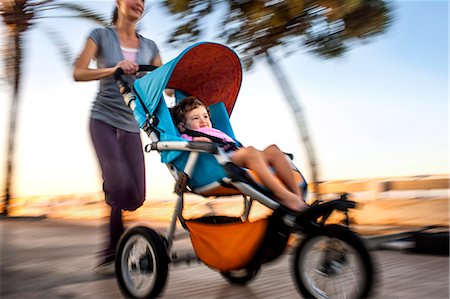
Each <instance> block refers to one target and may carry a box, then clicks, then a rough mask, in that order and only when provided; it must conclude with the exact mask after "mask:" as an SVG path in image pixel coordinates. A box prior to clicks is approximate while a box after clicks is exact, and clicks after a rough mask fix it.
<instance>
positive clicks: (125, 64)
mask: <svg viewBox="0 0 450 299" xmlns="http://www.w3.org/2000/svg"><path fill="white" fill-rule="evenodd" d="M118 68H121V69H122V71H123V73H124V74H125V75H134V74H136V73H137V71H138V70H139V65H138V64H137V63H134V62H132V61H128V60H122V61H120V62H119V63H117V64H116V67H115V69H118Z"/></svg>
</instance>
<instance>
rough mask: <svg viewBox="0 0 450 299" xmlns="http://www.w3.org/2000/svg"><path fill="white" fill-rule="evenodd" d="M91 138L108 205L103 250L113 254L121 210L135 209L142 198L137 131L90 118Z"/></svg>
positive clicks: (142, 168) (120, 227)
mask: <svg viewBox="0 0 450 299" xmlns="http://www.w3.org/2000/svg"><path fill="white" fill-rule="evenodd" d="M89 127H90V131H91V137H92V142H93V144H94V148H95V151H96V153H97V157H98V160H99V162H100V167H101V169H102V177H103V191H104V192H105V199H106V202H107V203H108V204H109V205H110V206H111V217H110V223H109V233H110V234H109V235H110V236H109V244H108V246H107V248H106V249H105V254H106V255H110V254H114V252H115V249H116V246H117V243H118V241H119V238H120V236H121V235H122V233H123V231H124V227H123V222H122V210H130V211H133V210H136V209H137V208H139V207H140V206H141V205H142V204H143V203H144V200H145V164H144V153H143V151H142V143H141V138H140V135H139V133H130V132H127V131H124V130H121V129H118V128H115V127H112V126H110V125H107V124H106V123H104V122H102V121H99V120H96V119H92V118H91V120H90V125H89Z"/></svg>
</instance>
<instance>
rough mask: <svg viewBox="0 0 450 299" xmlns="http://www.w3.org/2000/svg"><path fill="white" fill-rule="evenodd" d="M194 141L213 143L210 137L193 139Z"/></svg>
mask: <svg viewBox="0 0 450 299" xmlns="http://www.w3.org/2000/svg"><path fill="white" fill-rule="evenodd" d="M192 141H201V142H212V140H211V139H209V138H208V137H193V138H192Z"/></svg>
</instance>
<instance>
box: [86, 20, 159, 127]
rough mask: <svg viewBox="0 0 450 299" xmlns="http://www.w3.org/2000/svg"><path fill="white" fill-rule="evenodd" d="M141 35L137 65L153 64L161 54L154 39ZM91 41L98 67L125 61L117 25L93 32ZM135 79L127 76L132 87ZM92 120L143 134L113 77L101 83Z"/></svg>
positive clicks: (111, 65) (93, 107) (110, 65)
mask: <svg viewBox="0 0 450 299" xmlns="http://www.w3.org/2000/svg"><path fill="white" fill-rule="evenodd" d="M138 36H139V52H138V53H137V55H136V63H137V64H150V63H151V62H152V61H153V59H154V58H155V56H156V55H157V54H158V53H159V50H158V47H157V46H156V44H155V42H153V41H152V40H149V39H147V38H144V37H142V36H141V35H138ZM89 38H90V39H92V41H93V42H94V43H95V44H96V45H97V56H96V59H97V67H98V68H108V67H114V66H115V65H116V64H117V63H118V62H119V61H122V60H124V57H123V54H122V50H121V48H120V41H119V36H118V34H117V31H116V29H115V27H114V26H111V27H106V28H97V29H95V30H94V31H92V32H91V34H90V35H89ZM134 79H135V78H134V76H125V80H126V81H127V82H129V83H130V84H131V83H132V82H133V81H134ZM91 118H93V119H97V120H100V121H103V122H105V123H106V124H108V125H110V126H113V127H116V128H119V129H122V130H125V131H128V132H135V133H138V132H139V127H138V125H137V122H136V120H135V119H134V116H133V113H132V111H131V110H130V108H128V107H127V106H126V105H125V103H124V101H123V98H122V95H121V94H120V92H119V88H118V87H117V84H116V82H115V81H114V79H113V78H112V77H108V78H104V79H101V80H100V87H99V91H98V93H97V97H96V98H95V101H94V104H93V106H92V109H91Z"/></svg>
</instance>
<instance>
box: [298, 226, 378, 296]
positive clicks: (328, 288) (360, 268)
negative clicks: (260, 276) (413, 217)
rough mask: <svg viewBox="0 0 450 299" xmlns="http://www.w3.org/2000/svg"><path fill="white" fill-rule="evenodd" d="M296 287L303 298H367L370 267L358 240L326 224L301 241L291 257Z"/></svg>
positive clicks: (339, 227) (367, 254) (370, 278)
mask: <svg viewBox="0 0 450 299" xmlns="http://www.w3.org/2000/svg"><path fill="white" fill-rule="evenodd" d="M293 266H294V274H295V280H296V282H297V286H298V288H299V290H300V292H301V293H302V295H303V296H304V297H305V298H367V297H368V295H369V293H370V291H371V288H372V284H373V278H374V277H373V264H372V261H371V258H370V255H369V253H368V251H367V249H366V247H365V246H364V244H363V242H362V240H361V239H360V238H359V237H358V236H357V235H356V234H355V233H353V232H352V231H350V230H349V229H347V228H345V227H343V226H339V225H328V226H325V227H323V228H322V229H320V230H319V231H318V232H316V233H313V234H311V235H309V236H307V237H306V238H305V240H303V241H302V243H301V244H300V246H299V247H298V248H297V249H296V253H295V257H294V264H293Z"/></svg>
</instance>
